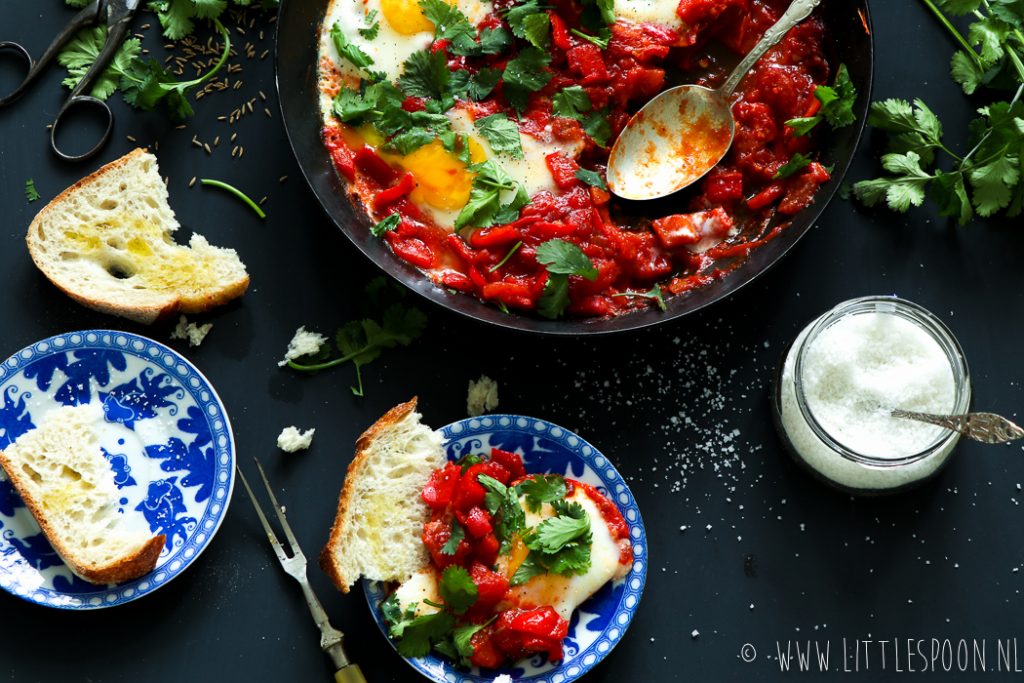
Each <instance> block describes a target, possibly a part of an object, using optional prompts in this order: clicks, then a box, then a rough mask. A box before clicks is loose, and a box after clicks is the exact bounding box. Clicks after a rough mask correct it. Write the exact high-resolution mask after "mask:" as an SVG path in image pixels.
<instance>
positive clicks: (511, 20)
mask: <svg viewBox="0 0 1024 683" xmlns="http://www.w3.org/2000/svg"><path fill="white" fill-rule="evenodd" d="M505 20H506V21H508V25H509V27H510V28H511V29H512V35H514V36H516V37H517V38H522V39H523V40H525V41H527V42H529V43H530V44H531V45H533V46H534V47H536V48H539V49H541V50H546V49H547V47H548V40H549V33H550V30H551V18H550V17H549V16H548V13H547V12H546V11H544V7H543V6H542V5H541V4H540V3H539V2H537V0H527V1H526V2H522V3H519V4H518V5H513V6H512V7H510V8H509V10H508V11H507V12H505Z"/></svg>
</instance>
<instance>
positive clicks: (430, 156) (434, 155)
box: [398, 138, 487, 211]
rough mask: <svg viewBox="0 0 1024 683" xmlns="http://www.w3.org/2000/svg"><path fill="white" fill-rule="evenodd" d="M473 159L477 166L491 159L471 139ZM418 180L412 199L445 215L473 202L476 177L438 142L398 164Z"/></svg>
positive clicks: (470, 153)
mask: <svg viewBox="0 0 1024 683" xmlns="http://www.w3.org/2000/svg"><path fill="white" fill-rule="evenodd" d="M469 156H470V160H471V161H472V162H473V163H479V162H481V161H484V160H485V159H486V158H487V154H486V153H485V152H484V150H483V148H482V147H481V146H480V144H479V143H478V142H476V141H475V140H473V139H472V138H470V140H469ZM398 163H399V164H400V165H401V166H402V168H404V169H405V170H406V171H408V172H409V173H412V175H413V177H414V178H415V179H416V189H415V190H413V191H412V195H411V198H412V200H413V201H414V202H417V203H420V202H422V203H426V204H429V205H430V206H432V207H434V208H435V209H440V210H442V211H454V210H456V209H461V208H462V207H463V206H465V205H466V202H468V201H469V193H470V191H472V189H473V176H474V174H473V173H470V172H469V171H467V170H466V165H465V164H464V163H462V162H461V161H459V159H458V158H457V157H456V155H454V154H452V153H451V152H449V151H448V150H446V149H445V148H444V145H442V144H441V142H440V141H438V140H435V141H433V142H431V143H429V144H426V145H423V146H422V147H420V148H419V149H417V150H415V151H413V152H412V153H411V154H408V155H406V156H404V157H402V158H401V159H400V160H399V162H398Z"/></svg>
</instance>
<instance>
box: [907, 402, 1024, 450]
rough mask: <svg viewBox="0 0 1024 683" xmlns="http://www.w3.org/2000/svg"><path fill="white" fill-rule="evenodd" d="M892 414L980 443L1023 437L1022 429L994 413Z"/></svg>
mask: <svg viewBox="0 0 1024 683" xmlns="http://www.w3.org/2000/svg"><path fill="white" fill-rule="evenodd" d="M892 416H893V417H898V418H902V419H906V420H916V421H917V422H926V423H928V424H933V425H938V426H939V427H945V428H946V429H951V430H953V431H954V432H960V433H961V434H962V435H964V436H966V437H967V438H968V439H972V440H974V441H980V442H981V443H989V444H1003V443H1010V442H1011V441H1016V440H1018V439H1024V429H1021V428H1020V427H1019V426H1017V425H1016V424H1014V423H1013V422H1010V421H1009V420H1007V419H1006V418H1005V417H1002V416H1001V415H996V414H995V413H968V414H966V415H932V414H930V413H915V412H911V411H909V410H894V411H892Z"/></svg>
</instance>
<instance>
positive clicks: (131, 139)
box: [125, 135, 138, 142]
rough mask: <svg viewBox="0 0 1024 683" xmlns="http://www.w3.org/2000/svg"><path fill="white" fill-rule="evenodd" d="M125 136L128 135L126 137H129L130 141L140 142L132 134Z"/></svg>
mask: <svg viewBox="0 0 1024 683" xmlns="http://www.w3.org/2000/svg"><path fill="white" fill-rule="evenodd" d="M125 137H126V138H128V142H138V140H136V139H135V138H134V137H132V136H131V135H125Z"/></svg>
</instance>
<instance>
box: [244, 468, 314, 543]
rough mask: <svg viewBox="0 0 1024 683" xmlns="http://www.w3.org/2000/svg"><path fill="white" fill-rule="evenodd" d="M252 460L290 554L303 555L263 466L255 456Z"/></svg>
mask: <svg viewBox="0 0 1024 683" xmlns="http://www.w3.org/2000/svg"><path fill="white" fill-rule="evenodd" d="M253 460H254V461H255V462H256V469H258V470H259V471H260V476H261V477H262V478H263V485H264V486H266V487H267V495H269V496H270V502H271V503H273V504H274V512H276V513H277V518H278V519H279V520H280V521H281V527H282V528H283V529H284V535H285V536H286V537H287V538H288V544H289V545H290V546H291V551H292V553H293V554H295V555H303V553H302V548H300V547H299V542H298V541H297V540H295V534H293V533H292V527H291V525H290V524H288V518H287V517H285V514H284V510H282V509H281V506H280V505H279V504H278V502H277V496H275V495H274V490H273V489H272V488H270V481H269V480H268V479H267V473H266V472H264V471H263V465H261V464H260V461H259V460H257V459H256V457H255V456H253ZM303 556H304V555H303Z"/></svg>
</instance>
